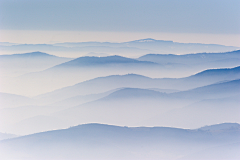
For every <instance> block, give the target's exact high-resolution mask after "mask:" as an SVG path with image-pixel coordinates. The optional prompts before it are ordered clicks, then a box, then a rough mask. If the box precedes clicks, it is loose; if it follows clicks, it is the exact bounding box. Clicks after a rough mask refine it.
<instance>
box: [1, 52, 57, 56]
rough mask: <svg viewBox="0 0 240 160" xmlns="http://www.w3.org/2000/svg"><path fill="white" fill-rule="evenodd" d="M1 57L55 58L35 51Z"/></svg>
mask: <svg viewBox="0 0 240 160" xmlns="http://www.w3.org/2000/svg"><path fill="white" fill-rule="evenodd" d="M2 56H14V57H47V56H48V57H56V56H54V55H50V54H47V53H44V52H40V51H36V52H29V53H18V54H10V55H2Z"/></svg>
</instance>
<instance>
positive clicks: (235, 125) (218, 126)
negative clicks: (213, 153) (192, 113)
mask: <svg viewBox="0 0 240 160" xmlns="http://www.w3.org/2000/svg"><path fill="white" fill-rule="evenodd" d="M229 129H240V124H238V123H221V124H215V125H210V126H204V127H201V128H199V130H204V131H217V130H229Z"/></svg>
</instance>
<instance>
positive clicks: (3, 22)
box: [0, 0, 240, 46]
mask: <svg viewBox="0 0 240 160" xmlns="http://www.w3.org/2000/svg"><path fill="white" fill-rule="evenodd" d="M239 6H240V1H239V0H0V30H1V31H0V34H1V37H2V38H0V41H1V42H3V41H11V42H23V43H24V42H25V43H29V41H30V42H32V43H38V42H45V43H49V42H51V41H64V37H65V36H66V33H67V32H68V33H69V34H70V35H69V36H66V37H67V38H66V41H85V40H84V39H86V41H89V36H90V37H91V39H90V40H92V41H96V40H98V41H106V40H110V41H124V40H128V39H131V38H130V37H132V38H138V37H139V38H156V39H163V40H164V39H166V38H167V39H169V38H168V36H167V35H169V36H170V35H171V36H172V35H176V37H179V35H184V34H185V35H186V36H185V40H184V36H182V38H183V41H186V38H187V37H189V38H187V39H188V40H187V41H189V42H191V41H193V42H196V41H200V42H202V43H204V40H207V41H206V43H208V41H210V43H214V42H215V43H225V44H227V45H231V44H232V45H238V44H239V43H240V39H239V35H240V20H239V17H240V9H239V8H240V7H239ZM29 31H30V32H29ZM49 31H52V32H49ZM40 32H41V35H42V36H40V37H42V38H40V37H39V36H38V34H39V33H40ZM14 33H18V34H20V35H25V34H26V35H28V36H26V37H22V38H21V40H17V39H14V37H12V34H14ZM56 33H57V35H58V36H59V37H62V38H59V39H57V38H54V37H53V36H55V37H56ZM76 33H78V34H76ZM79 33H82V34H81V36H79ZM94 33H97V34H98V35H96V36H94ZM103 33H104V34H103ZM71 34H72V35H71ZM99 34H100V35H101V36H102V35H103V36H102V37H103V38H102V39H101V38H100V37H99ZM104 35H106V37H108V38H107V39H106V37H105V36H104ZM111 35H113V36H112V37H111ZM121 35H122V37H121ZM128 35H129V37H128ZM133 35H134V36H133ZM156 35H158V36H156ZM193 35H194V36H193ZM46 36H48V37H46ZM49 36H51V38H49ZM119 36H120V37H121V38H119ZM154 36H155V37H154ZM171 36H170V37H171ZM195 36H199V38H196V37H195ZM34 37H35V38H34ZM36 37H37V38H36ZM69 37H70V38H69ZM124 37H125V38H124ZM161 37H163V38H161ZM176 37H175V38H174V36H173V38H170V39H171V40H175V41H181V38H176ZM191 37H192V38H191ZM203 37H204V38H203ZM213 37H214V38H213ZM220 37H221V38H220ZM226 37H227V40H226V39H225V40H220V39H224V38H226ZM18 38H19V37H18ZM33 39H35V40H33ZM170 39H169V40H170ZM196 39H198V40H196ZM219 41H222V42H219ZM236 41H237V42H236ZM238 46H240V44H239V45H238Z"/></svg>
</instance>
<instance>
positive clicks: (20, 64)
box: [0, 52, 72, 77]
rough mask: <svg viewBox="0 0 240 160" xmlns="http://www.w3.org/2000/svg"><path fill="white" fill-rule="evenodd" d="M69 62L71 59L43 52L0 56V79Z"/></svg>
mask: <svg viewBox="0 0 240 160" xmlns="http://www.w3.org/2000/svg"><path fill="white" fill-rule="evenodd" d="M70 60H72V58H64V57H57V56H54V55H49V54H47V53H43V52H31V53H24V54H12V55H0V68H1V77H3V76H19V75H23V74H26V73H29V72H37V71H42V70H45V69H48V68H50V67H53V66H55V65H58V64H61V63H64V62H67V61H70Z"/></svg>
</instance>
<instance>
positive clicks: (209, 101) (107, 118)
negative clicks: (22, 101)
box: [0, 79, 240, 134]
mask: <svg viewBox="0 0 240 160" xmlns="http://www.w3.org/2000/svg"><path fill="white" fill-rule="evenodd" d="M239 88H240V80H239V79H238V80H232V81H226V82H220V83H215V84H211V85H207V86H203V87H198V88H195V89H190V90H187V91H180V92H176V91H175V92H169V93H162V92H159V91H156V89H154V90H151V89H139V88H119V89H116V90H112V91H110V92H108V94H107V95H105V96H103V95H101V96H103V97H99V99H97V100H96V99H92V101H90V102H87V103H83V104H81V103H82V102H81V99H80V100H79V101H78V103H79V104H80V105H77V103H76V101H77V100H76V101H75V102H73V103H72V102H71V98H70V99H66V100H65V101H61V102H60V103H54V104H52V105H48V106H44V107H43V106H25V107H17V108H10V109H2V110H1V112H0V113H1V121H2V122H4V123H2V124H1V131H5V132H8V133H15V134H29V133H36V132H40V131H46V130H52V129H60V128H66V127H68V126H72V125H77V124H81V123H93V122H99V123H107V124H114V125H127V126H138V125H145V126H159V125H161V126H174V127H183V128H197V127H200V126H203V125H211V124H215V123H224V122H238V123H239V122H240V119H239V118H240V117H239V112H240V108H239V97H240V93H239ZM104 94H106V93H104ZM95 96H96V95H95ZM176 117H177V118H176Z"/></svg>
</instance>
